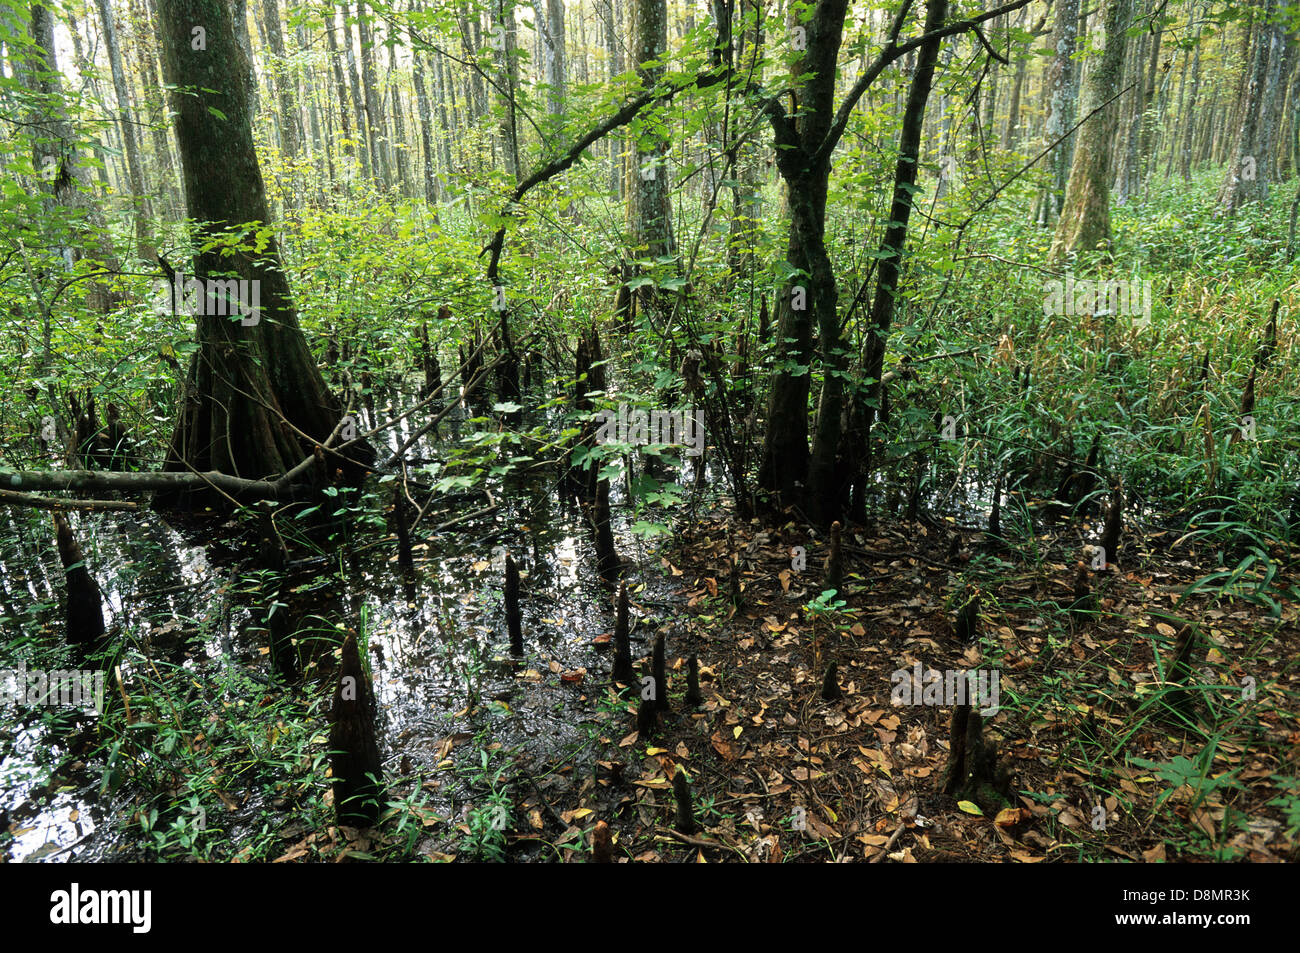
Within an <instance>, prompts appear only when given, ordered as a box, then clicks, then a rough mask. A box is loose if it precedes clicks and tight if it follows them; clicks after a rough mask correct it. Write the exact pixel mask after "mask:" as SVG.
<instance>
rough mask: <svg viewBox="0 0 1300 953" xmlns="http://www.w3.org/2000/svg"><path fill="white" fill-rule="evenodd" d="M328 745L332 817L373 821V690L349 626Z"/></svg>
mask: <svg viewBox="0 0 1300 953" xmlns="http://www.w3.org/2000/svg"><path fill="white" fill-rule="evenodd" d="M329 746H330V769H331V773H332V774H333V776H334V780H333V782H332V787H333V791H334V814H335V817H336V818H337V820H338V822H339V823H340V824H350V825H353V826H356V827H370V826H373V825H374V824H375V823H377V822H378V820H379V780H380V778H381V777H382V774H383V768H382V767H381V765H380V761H379V743H378V741H377V740H376V738H375V698H374V693H373V691H372V690H371V687H370V679H369V678H368V677H367V676H366V673H365V670H364V669H363V668H362V666H361V653H360V652H359V651H358V649H357V639H356V636H355V635H354V634H353V633H351V632H349V633H348V636H347V638H346V639H344V641H343V663H342V665H341V667H340V668H339V680H338V684H337V685H336V686H335V690H334V707H333V710H332V712H331V725H330V738H329Z"/></svg>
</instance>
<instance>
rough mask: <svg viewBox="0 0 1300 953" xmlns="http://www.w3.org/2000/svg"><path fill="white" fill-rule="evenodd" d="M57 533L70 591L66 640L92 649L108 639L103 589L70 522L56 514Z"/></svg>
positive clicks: (55, 527) (66, 614)
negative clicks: (95, 578)
mask: <svg viewBox="0 0 1300 953" xmlns="http://www.w3.org/2000/svg"><path fill="white" fill-rule="evenodd" d="M54 530H55V541H56V543H57V545H58V548H59V561H60V562H61V563H63V576H64V580H65V581H66V584H67V587H68V601H67V605H66V607H65V608H66V610H67V611H66V613H65V618H66V620H67V629H66V638H67V640H68V642H69V643H71V644H73V645H81V646H85V647H87V648H89V647H91V646H93V645H94V644H95V643H96V642H98V641H99V640H100V639H102V638H103V637H104V605H103V601H102V599H101V596H100V592H99V586H98V585H97V584H96V583H95V580H94V579H92V578H91V575H90V570H89V569H87V568H86V557H85V556H83V555H82V553H81V547H80V546H79V545H78V544H77V541H76V539H75V538H74V537H73V535H72V527H71V526H69V525H68V518H67V517H66V516H64V515H63V514H62V513H57V512H56V513H55V514H54Z"/></svg>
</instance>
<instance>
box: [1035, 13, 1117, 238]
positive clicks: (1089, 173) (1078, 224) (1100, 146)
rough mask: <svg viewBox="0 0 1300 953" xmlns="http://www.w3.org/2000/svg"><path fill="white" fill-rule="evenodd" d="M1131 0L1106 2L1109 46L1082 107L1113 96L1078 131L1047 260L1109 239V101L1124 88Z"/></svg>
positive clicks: (1112, 124) (1113, 115) (1112, 123)
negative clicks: (1068, 178) (1059, 213)
mask: <svg viewBox="0 0 1300 953" xmlns="http://www.w3.org/2000/svg"><path fill="white" fill-rule="evenodd" d="M1131 10H1132V0H1107V2H1106V8H1105V15H1104V16H1105V24H1106V26H1105V30H1106V49H1105V52H1103V53H1102V56H1101V61H1100V62H1099V63H1098V64H1097V66H1096V68H1095V69H1094V70H1093V72H1092V74H1091V75H1090V76H1089V77H1088V88H1087V95H1086V97H1085V99H1084V104H1083V109H1082V111H1083V113H1084V115H1089V114H1091V113H1092V112H1093V110H1095V109H1097V108H1098V107H1100V106H1101V105H1102V104H1103V103H1107V102H1110V105H1108V106H1106V107H1105V108H1104V109H1102V110H1101V111H1100V112H1098V113H1097V114H1096V115H1092V116H1091V118H1090V119H1088V121H1087V122H1086V123H1084V125H1083V126H1082V127H1081V128H1080V129H1079V130H1078V131H1077V133H1078V134H1077V138H1076V145H1075V148H1074V161H1073V163H1072V165H1071V166H1070V182H1069V185H1068V186H1067V187H1066V190H1065V204H1064V205H1063V207H1062V210H1061V218H1060V220H1059V221H1058V222H1057V223H1056V234H1055V236H1054V237H1053V239H1052V248H1051V252H1050V253H1049V256H1048V257H1049V260H1050V261H1051V262H1053V263H1057V262H1060V261H1061V260H1062V259H1064V258H1065V256H1066V255H1068V254H1070V253H1071V252H1075V251H1092V250H1094V249H1097V248H1100V247H1101V246H1102V245H1104V244H1106V243H1109V241H1110V185H1111V165H1112V162H1111V152H1112V149H1113V146H1114V142H1115V131H1116V129H1117V127H1118V124H1119V108H1118V104H1117V103H1115V102H1113V101H1111V100H1113V99H1114V98H1115V96H1116V95H1117V94H1118V93H1119V91H1120V79H1121V70H1122V69H1123V66H1124V49H1125V46H1126V43H1125V39H1126V38H1125V34H1124V31H1125V30H1126V29H1128V25H1129V19H1130V14H1131Z"/></svg>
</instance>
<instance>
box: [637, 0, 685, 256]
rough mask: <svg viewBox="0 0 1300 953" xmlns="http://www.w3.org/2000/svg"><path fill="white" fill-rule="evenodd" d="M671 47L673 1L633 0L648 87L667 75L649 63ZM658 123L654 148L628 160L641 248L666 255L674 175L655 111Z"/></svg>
mask: <svg viewBox="0 0 1300 953" xmlns="http://www.w3.org/2000/svg"><path fill="white" fill-rule="evenodd" d="M667 49H668V7H667V3H666V0H633V4H632V55H633V56H634V57H635V59H636V69H637V73H638V74H639V75H640V76H641V81H642V84H643V85H644V87H645V88H646V89H650V88H652V87H654V86H655V85H656V84H657V83H659V82H660V81H661V80H662V79H663V76H664V72H665V69H664V67H663V66H662V65H659V66H650V65H648V64H649V63H650V62H651V61H652V60H658V59H660V58H662V57H663V56H664V54H665V53H666V52H667ZM648 122H649V123H650V124H651V125H652V127H653V128H652V129H651V130H648V131H647V132H646V133H645V134H643V136H642V139H643V140H646V139H648V140H653V144H652V145H650V146H649V147H648V148H643V149H642V150H641V151H639V152H637V153H636V154H635V156H634V157H632V159H631V161H630V162H629V163H628V168H627V176H628V189H627V212H628V225H629V231H630V232H631V235H632V243H633V245H634V247H635V248H636V249H638V253H639V254H642V255H645V256H646V257H649V258H662V257H665V256H668V255H672V254H673V253H674V251H675V247H676V246H675V242H674V241H673V222H672V204H671V200H670V196H669V192H668V186H669V175H668V167H667V164H666V161H665V158H666V156H667V155H668V136H667V134H666V131H665V129H664V120H663V119H662V118H660V117H658V116H654V115H651V117H650V118H649V120H648Z"/></svg>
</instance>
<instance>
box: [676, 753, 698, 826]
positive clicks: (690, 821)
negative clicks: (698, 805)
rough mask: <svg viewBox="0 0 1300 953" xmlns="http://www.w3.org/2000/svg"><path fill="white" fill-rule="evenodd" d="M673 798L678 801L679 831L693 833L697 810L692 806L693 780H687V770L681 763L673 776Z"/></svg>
mask: <svg viewBox="0 0 1300 953" xmlns="http://www.w3.org/2000/svg"><path fill="white" fill-rule="evenodd" d="M673 799H674V800H675V801H676V802H677V832H678V833H679V834H686V835H688V836H689V835H691V834H694V833H695V830H696V827H695V811H694V810H693V809H692V807H691V782H690V781H689V780H687V777H686V771H685V770H684V769H683V768H682V766H681V765H680V764H679V765H678V766H677V773H676V774H675V775H674V776H673Z"/></svg>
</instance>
